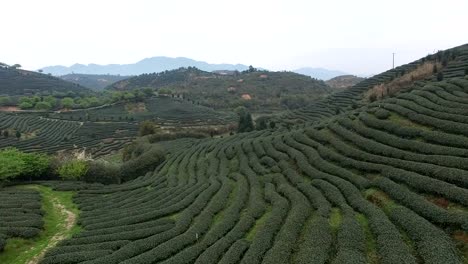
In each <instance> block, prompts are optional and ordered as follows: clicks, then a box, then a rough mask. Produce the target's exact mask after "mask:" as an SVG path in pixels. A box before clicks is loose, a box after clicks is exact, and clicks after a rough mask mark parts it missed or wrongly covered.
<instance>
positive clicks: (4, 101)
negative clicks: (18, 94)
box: [0, 96, 12, 106]
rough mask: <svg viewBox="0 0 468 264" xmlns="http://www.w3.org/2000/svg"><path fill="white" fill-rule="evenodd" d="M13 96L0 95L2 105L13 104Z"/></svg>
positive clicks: (0, 104)
mask: <svg viewBox="0 0 468 264" xmlns="http://www.w3.org/2000/svg"><path fill="white" fill-rule="evenodd" d="M11 104H12V101H11V97H9V96H0V106H8V105H11Z"/></svg>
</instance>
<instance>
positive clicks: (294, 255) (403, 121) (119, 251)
mask: <svg viewBox="0 0 468 264" xmlns="http://www.w3.org/2000/svg"><path fill="white" fill-rule="evenodd" d="M438 56H440V58H438ZM444 59H447V60H448V61H445V62H443V63H441V64H442V65H443V64H445V65H444V66H442V67H441V68H439V69H438V68H436V71H435V72H433V73H432V72H431V74H430V76H426V77H425V78H424V79H421V80H417V81H414V82H411V85H409V86H408V87H404V88H403V89H401V90H399V91H398V92H397V93H394V94H392V95H391V96H385V97H383V96H382V97H383V99H377V100H372V101H367V99H366V98H364V97H365V94H366V93H367V92H369V91H370V90H371V89H374V87H375V86H376V85H380V84H382V83H390V82H391V81H393V80H395V79H397V78H398V77H401V76H403V75H404V74H403V72H405V73H407V72H412V71H413V70H415V69H417V68H418V67H419V66H421V65H423V64H424V61H423V60H426V61H427V60H430V61H432V60H437V61H443V60H444ZM436 66H437V65H436ZM467 69H468V46H467V45H465V46H461V47H457V48H455V49H452V50H448V51H445V52H444V53H438V54H435V55H431V56H429V57H426V58H425V59H421V60H418V61H416V62H414V63H411V64H408V65H404V66H401V67H398V68H396V69H394V70H391V71H388V72H385V73H382V74H379V75H376V76H375V77H373V78H369V79H366V80H364V81H363V82H361V83H359V84H357V85H356V86H354V87H352V88H350V89H348V90H344V91H341V92H338V93H335V94H333V95H331V96H328V97H327V98H325V99H319V100H317V102H316V104H314V105H313V106H311V107H309V108H303V109H299V110H295V111H288V112H286V113H282V114H281V115H278V116H273V117H272V118H271V120H273V121H274V122H276V124H278V125H277V126H276V127H275V128H274V129H265V130H259V131H253V132H248V133H239V134H236V135H232V136H228V137H224V138H213V139H211V138H210V139H201V140H189V141H185V140H179V141H177V142H175V143H174V145H173V146H172V147H171V146H170V145H171V142H164V143H163V144H164V145H168V146H169V147H168V148H169V149H170V151H169V154H168V155H167V157H166V159H165V161H164V162H163V163H161V165H159V166H158V167H157V168H156V169H155V170H154V171H149V172H147V173H146V174H145V175H142V176H141V177H139V178H136V179H134V180H132V181H129V182H126V183H124V184H120V185H108V186H104V185H97V184H94V185H88V184H85V183H75V182H65V183H51V182H48V183H46V184H47V185H49V186H52V187H54V188H56V189H58V190H77V193H76V195H75V197H74V202H75V203H76V204H77V205H78V207H79V209H80V211H81V212H80V216H79V219H78V225H80V227H81V231H80V232H79V233H76V234H75V235H74V236H73V237H71V238H69V239H66V240H63V241H62V242H61V243H59V245H58V246H57V247H54V248H52V249H51V250H49V251H48V252H47V253H46V254H45V256H44V258H43V259H42V261H41V262H40V263H42V264H64V263H86V264H108V263H125V264H145V263H148V264H150V263H166V264H168V263H174V264H180V263H196V264H205V263H249V264H250V263H278V264H283V263H320V264H322V263H333V264H338V263H353V264H354V263H384V264H393V263H433V264H440V263H444V264H445V263H447V264H451V263H454V264H455V263H467V262H468V117H467V114H468V79H467V78H466V77H465V75H466V72H468V71H467ZM440 73H442V75H441V74H440ZM440 76H443V78H440ZM181 103H182V104H183V102H181ZM114 109H120V110H115V111H123V110H122V109H123V108H121V106H119V105H115V106H114ZM147 109H149V107H147ZM200 110H201V109H200ZM100 111H101V112H100V114H99V115H96V117H98V118H99V119H100V120H106V121H105V123H102V121H96V120H95V121H92V119H93V118H95V117H93V116H92V117H91V121H87V118H88V116H89V114H88V115H86V113H84V114H83V115H82V116H81V119H82V121H77V120H76V119H77V118H76V116H77V114H78V112H77V113H76V114H75V113H63V114H57V115H54V116H53V117H54V118H53V119H52V118H51V117H49V118H45V117H43V118H33V119H27V117H22V116H21V115H13V117H11V115H3V116H1V119H0V120H5V121H1V122H5V123H7V124H8V126H9V127H15V128H16V127H18V128H20V129H23V130H24V131H26V132H27V130H25V129H26V127H29V126H24V125H23V124H28V122H29V123H30V124H35V123H34V122H42V123H44V125H43V127H44V128H45V127H50V129H48V130H45V129H44V133H45V134H46V135H43V136H42V134H40V132H42V130H40V131H37V135H38V136H37V137H35V138H33V139H25V140H20V141H19V143H22V142H28V140H37V141H39V139H40V138H43V140H44V141H40V142H38V143H34V144H32V145H31V146H30V145H27V146H24V148H25V149H26V150H27V149H28V148H27V147H28V146H29V147H30V148H34V147H35V146H37V145H39V144H41V142H49V141H50V142H59V143H57V145H56V148H60V147H61V146H67V144H81V145H86V144H95V143H96V142H98V141H99V140H101V139H102V138H110V137H112V138H116V139H119V140H121V141H122V142H123V141H125V139H126V138H131V137H132V134H131V131H132V130H131V128H130V127H131V126H132V122H123V121H119V120H117V121H116V116H115V115H113V114H112V113H113V112H114V111H108V109H102V110H100ZM181 111H182V110H181ZM204 111H205V110H201V112H198V111H194V112H191V113H190V114H193V116H191V117H187V120H197V119H198V117H197V116H198V115H200V114H201V115H202V117H205V121H204V122H206V123H210V122H211V121H213V120H216V121H215V122H223V120H224V121H225V120H229V117H225V116H224V117H219V116H212V115H211V114H209V113H210V111H209V110H206V111H205V112H204ZM170 114H171V111H170V112H168V113H167V115H165V116H164V118H166V120H169V121H167V122H171V120H173V119H172V118H171V115H170ZM187 114H188V113H187ZM67 115H73V116H74V117H73V118H71V117H69V116H67ZM141 115H148V113H147V112H141ZM216 117H217V118H218V119H216ZM78 118H79V117H78ZM134 118H135V120H137V119H138V118H140V117H139V116H138V114H136V115H135V116H134ZM223 118H224V119H223ZM156 120H157V119H156ZM208 120H209V121H208ZM172 123H173V124H174V122H172ZM124 124H125V125H126V126H128V127H123V125H124ZM101 125H102V126H101ZM31 126H32V125H31ZM53 127H60V129H61V130H63V131H64V132H63V133H56V134H57V135H54V133H53V132H52V131H55V130H56V129H53ZM117 127H119V129H117ZM31 131H34V129H33V130H31ZM46 131H49V132H48V133H47V132H46ZM66 131H69V132H66ZM92 134H95V136H94V137H93V136H92ZM120 134H121V135H122V136H121V137H118V136H117V135H120ZM67 135H70V137H68V139H67V140H66V141H65V140H63V139H62V140H60V138H62V137H66V136H67ZM109 135H112V136H109ZM2 140H15V139H10V138H8V139H2ZM0 142H1V141H0ZM34 142H35V141H34ZM115 142H120V141H115ZM5 144H7V143H5ZM23 144H26V143H23ZM46 144H47V143H44V146H47V147H48V145H46ZM60 144H63V145H60ZM113 144H114V143H112V144H107V145H106V144H103V148H102V149H101V151H104V152H105V151H106V150H105V147H106V146H107V147H109V148H113V147H111V146H113ZM115 144H116V145H118V144H120V143H115ZM19 146H20V147H21V145H19ZM116 147H118V146H116ZM51 148H53V147H52V146H51ZM46 149H47V148H46ZM2 192H11V193H14V195H11V196H10V195H9V196H8V198H7V199H12V201H11V202H7V203H6V204H7V206H3V205H2V206H0V220H1V221H0V223H2V224H0V234H3V235H0V236H3V238H1V237H0V241H5V238H8V237H9V236H16V235H18V234H16V233H11V232H12V231H8V230H11V229H13V230H14V228H15V227H17V226H20V227H21V230H23V229H28V228H35V229H38V228H39V229H40V228H41V225H40V223H41V222H40V210H39V209H38V208H37V205H38V204H39V202H40V196H37V194H36V193H34V192H31V193H22V192H19V193H16V192H17V191H15V189H2V190H1V191H0V198H1V197H2ZM23 196H24V197H27V199H30V200H31V202H30V203H31V208H29V207H28V208H23V207H24V204H18V203H17V202H15V201H16V199H22V198H15V197H23ZM25 199H26V198H25ZM28 201H29V200H28ZM27 204H29V203H27ZM12 208H13V209H12ZM26 209H27V210H26ZM18 210H19V211H21V212H24V214H26V215H27V216H24V217H23V216H22V215H21V216H20V215H19V213H17V211H18ZM4 215H5V216H6V217H4ZM10 215H11V216H10ZM37 216H39V217H37ZM3 219H8V220H3ZM3 221H5V222H6V223H7V224H3ZM33 224H34V225H33ZM3 225H5V227H3ZM3 230H5V231H3ZM9 232H10V233H9ZM19 234H21V233H19ZM2 239H3V240H2Z"/></svg>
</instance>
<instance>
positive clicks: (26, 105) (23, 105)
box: [18, 102, 34, 109]
mask: <svg viewBox="0 0 468 264" xmlns="http://www.w3.org/2000/svg"><path fill="white" fill-rule="evenodd" d="M18 106H19V108H21V109H31V108H33V107H34V105H33V104H32V103H29V102H22V103H20V104H19V105H18Z"/></svg>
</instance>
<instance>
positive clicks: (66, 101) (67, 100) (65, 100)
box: [60, 97, 75, 108]
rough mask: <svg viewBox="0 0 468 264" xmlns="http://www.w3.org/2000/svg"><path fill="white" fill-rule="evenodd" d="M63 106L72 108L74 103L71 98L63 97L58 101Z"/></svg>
mask: <svg viewBox="0 0 468 264" xmlns="http://www.w3.org/2000/svg"><path fill="white" fill-rule="evenodd" d="M60 103H61V105H62V107H63V108H72V107H73V105H74V104H75V102H74V100H73V98H70V97H65V98H63V99H62V100H61V101H60Z"/></svg>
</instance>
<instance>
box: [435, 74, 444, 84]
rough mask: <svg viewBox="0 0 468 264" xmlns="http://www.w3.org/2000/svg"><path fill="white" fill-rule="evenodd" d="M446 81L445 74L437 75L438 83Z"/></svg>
mask: <svg viewBox="0 0 468 264" xmlns="http://www.w3.org/2000/svg"><path fill="white" fill-rule="evenodd" d="M442 80H444V74H443V73H442V72H439V73H437V81H439V82H440V81H442Z"/></svg>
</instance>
